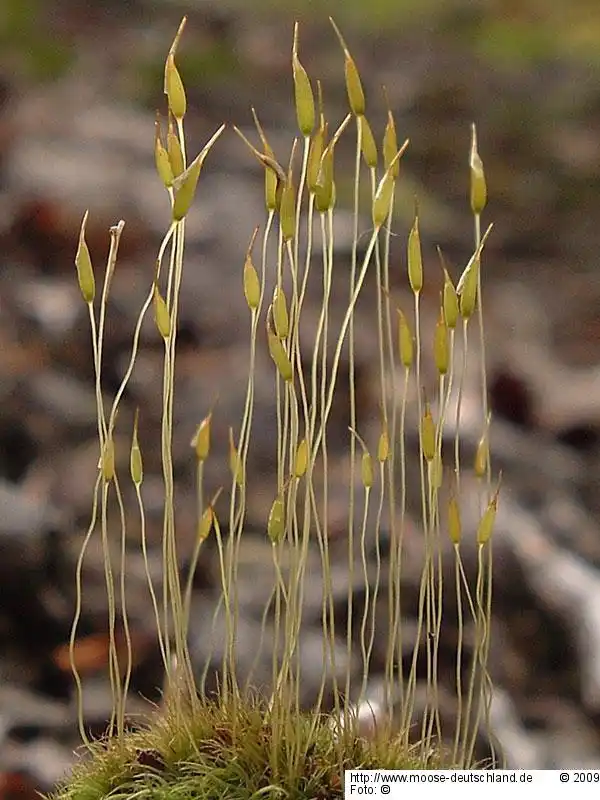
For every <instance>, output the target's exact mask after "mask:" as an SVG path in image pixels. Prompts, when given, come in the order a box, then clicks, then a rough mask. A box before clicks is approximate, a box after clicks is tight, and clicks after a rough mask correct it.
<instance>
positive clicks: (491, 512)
mask: <svg viewBox="0 0 600 800" xmlns="http://www.w3.org/2000/svg"><path fill="white" fill-rule="evenodd" d="M499 492H500V487H498V489H496V491H495V492H494V496H493V497H492V499H491V500H490V502H489V503H488V506H487V508H486V509H485V511H484V512H483V516H482V517H481V520H480V521H479V526H478V528H477V544H478V545H479V546H480V547H483V545H485V544H487V543H488V542H489V540H490V538H491V536H492V532H493V530H494V523H495V522H496V512H497V510H498V494H499Z"/></svg>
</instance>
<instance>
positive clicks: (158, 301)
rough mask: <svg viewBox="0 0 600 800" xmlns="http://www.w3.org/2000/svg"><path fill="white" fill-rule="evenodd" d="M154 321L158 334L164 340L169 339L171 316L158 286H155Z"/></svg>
mask: <svg viewBox="0 0 600 800" xmlns="http://www.w3.org/2000/svg"><path fill="white" fill-rule="evenodd" d="M153 299H154V320H155V322H156V327H157V328H158V332H159V333H160V335H161V336H162V337H163V339H168V338H169V336H170V335H171V315H170V314H169V309H168V308H167V304H166V303H165V301H164V299H163V297H162V295H161V293H160V292H159V291H158V286H157V285H156V284H154V296H153Z"/></svg>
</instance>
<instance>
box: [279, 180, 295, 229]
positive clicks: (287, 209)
mask: <svg viewBox="0 0 600 800" xmlns="http://www.w3.org/2000/svg"><path fill="white" fill-rule="evenodd" d="M279 222H280V225H281V234H282V236H283V241H284V242H289V241H291V240H292V239H293V238H294V236H295V235H296V193H295V191H294V184H293V183H292V176H291V175H289V176H288V179H287V181H286V182H285V184H284V185H283V186H282V189H281V204H280V206H279Z"/></svg>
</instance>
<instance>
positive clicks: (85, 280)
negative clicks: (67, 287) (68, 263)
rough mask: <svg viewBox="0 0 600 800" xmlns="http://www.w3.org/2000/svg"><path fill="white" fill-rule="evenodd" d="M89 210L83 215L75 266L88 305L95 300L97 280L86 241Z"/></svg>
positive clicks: (82, 293) (80, 287)
mask: <svg viewBox="0 0 600 800" xmlns="http://www.w3.org/2000/svg"><path fill="white" fill-rule="evenodd" d="M87 218H88V212H87V211H86V212H85V214H84V215H83V221H82V223H81V228H80V231H79V243H78V245H77V253H76V255H75V267H76V268H77V281H78V283H79V289H80V290H81V295H82V297H83V299H84V300H85V302H86V303H88V305H91V304H92V303H93V302H94V297H95V296H96V281H95V279H94V270H93V268H92V259H91V256H90V251H89V249H88V246H87V243H86V241H85V226H86V223H87Z"/></svg>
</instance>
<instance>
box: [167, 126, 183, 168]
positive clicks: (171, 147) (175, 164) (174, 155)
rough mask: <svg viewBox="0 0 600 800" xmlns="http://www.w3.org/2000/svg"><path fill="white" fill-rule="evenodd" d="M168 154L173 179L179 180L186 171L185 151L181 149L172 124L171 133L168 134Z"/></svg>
mask: <svg viewBox="0 0 600 800" xmlns="http://www.w3.org/2000/svg"><path fill="white" fill-rule="evenodd" d="M167 153H168V156H169V165H170V167H171V172H172V173H173V177H174V178H178V177H179V176H180V175H181V174H182V173H183V170H184V163H183V150H182V149H181V142H180V141H179V136H177V134H176V133H175V130H174V128H173V125H172V124H171V125H169V131H168V133H167Z"/></svg>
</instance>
